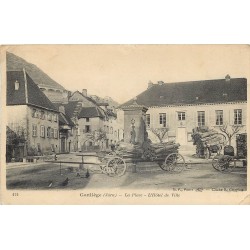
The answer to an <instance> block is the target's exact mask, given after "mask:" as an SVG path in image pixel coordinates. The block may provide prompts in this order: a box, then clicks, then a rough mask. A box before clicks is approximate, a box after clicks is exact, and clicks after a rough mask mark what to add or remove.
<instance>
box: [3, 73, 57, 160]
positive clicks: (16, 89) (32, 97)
mask: <svg viewBox="0 0 250 250" xmlns="http://www.w3.org/2000/svg"><path fill="white" fill-rule="evenodd" d="M6 96H7V103H6V110H7V126H8V129H10V130H11V131H13V132H14V133H16V134H20V133H21V134H22V135H23V139H24V140H23V142H22V143H20V144H19V145H16V147H15V148H13V155H12V156H13V158H16V159H17V160H19V159H22V158H24V157H25V156H27V155H41V154H46V153H52V152H59V133H58V129H59V118H58V116H59V112H58V110H57V109H56V108H55V106H54V105H53V104H52V103H51V101H50V100H49V99H48V98H47V97H46V95H45V94H44V93H43V92H42V91H41V90H40V89H39V87H38V86H37V85H36V84H35V83H34V81H33V80H32V78H31V77H30V76H29V75H28V74H27V72H26V71H25V70H22V71H7V95H6Z"/></svg>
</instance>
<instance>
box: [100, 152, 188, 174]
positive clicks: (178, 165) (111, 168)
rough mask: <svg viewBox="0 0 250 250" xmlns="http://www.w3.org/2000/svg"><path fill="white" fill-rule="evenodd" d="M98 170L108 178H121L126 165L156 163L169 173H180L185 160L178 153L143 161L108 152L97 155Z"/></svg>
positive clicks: (139, 158)
mask: <svg viewBox="0 0 250 250" xmlns="http://www.w3.org/2000/svg"><path fill="white" fill-rule="evenodd" d="M98 157H99V160H100V168H101V170H102V172H103V173H105V174H107V175H108V176H111V177H113V176H122V175H124V173H125V172H126V169H127V166H128V164H136V163H139V162H145V163H146V162H156V163H157V164H158V165H159V167H160V168H161V169H162V170H164V171H167V172H170V173H180V172H181V171H183V169H184V168H185V159H184V157H183V156H182V155H181V154H179V153H170V154H168V155H167V156H166V157H160V158H154V159H151V160H149V159H143V158H141V157H138V158H126V157H124V156H123V155H122V154H120V153H119V152H115V151H114V152H110V153H108V154H104V155H103V154H99V155H98Z"/></svg>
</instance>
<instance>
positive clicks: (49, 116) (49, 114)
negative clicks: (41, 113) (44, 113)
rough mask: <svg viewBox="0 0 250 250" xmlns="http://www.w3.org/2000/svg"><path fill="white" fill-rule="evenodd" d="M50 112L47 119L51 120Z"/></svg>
mask: <svg viewBox="0 0 250 250" xmlns="http://www.w3.org/2000/svg"><path fill="white" fill-rule="evenodd" d="M51 116H52V115H51V113H48V120H49V121H51V120H52V117H51Z"/></svg>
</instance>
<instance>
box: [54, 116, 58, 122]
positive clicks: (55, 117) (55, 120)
mask: <svg viewBox="0 0 250 250" xmlns="http://www.w3.org/2000/svg"><path fill="white" fill-rule="evenodd" d="M54 122H57V115H56V114H54Z"/></svg>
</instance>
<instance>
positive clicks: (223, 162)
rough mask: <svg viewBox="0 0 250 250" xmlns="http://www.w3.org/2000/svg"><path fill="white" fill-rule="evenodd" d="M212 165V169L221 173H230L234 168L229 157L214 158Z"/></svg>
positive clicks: (233, 163)
mask: <svg viewBox="0 0 250 250" xmlns="http://www.w3.org/2000/svg"><path fill="white" fill-rule="evenodd" d="M212 165H213V167H214V169H216V170H218V171H220V172H222V173H229V172H232V170H233V169H234V168H235V162H234V160H233V158H232V157H231V156H229V155H219V156H215V157H214V158H213V161H212Z"/></svg>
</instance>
